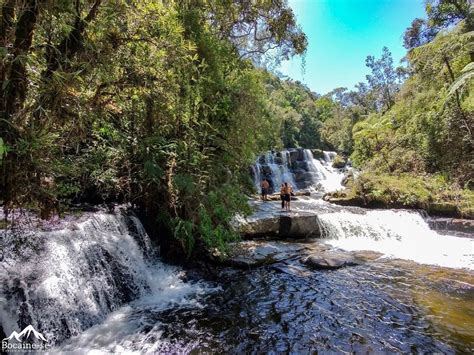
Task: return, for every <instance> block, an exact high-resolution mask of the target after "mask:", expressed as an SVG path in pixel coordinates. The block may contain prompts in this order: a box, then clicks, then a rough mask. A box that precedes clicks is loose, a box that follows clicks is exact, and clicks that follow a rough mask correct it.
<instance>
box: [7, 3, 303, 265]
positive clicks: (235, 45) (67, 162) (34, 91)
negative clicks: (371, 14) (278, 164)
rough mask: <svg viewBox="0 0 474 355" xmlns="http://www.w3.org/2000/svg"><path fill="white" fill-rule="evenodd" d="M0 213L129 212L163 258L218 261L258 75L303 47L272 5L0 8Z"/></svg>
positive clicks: (261, 134) (250, 153) (242, 174)
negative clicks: (127, 208)
mask: <svg viewBox="0 0 474 355" xmlns="http://www.w3.org/2000/svg"><path fill="white" fill-rule="evenodd" d="M1 11H2V13H1V16H2V17H1V23H0V46H1V48H0V49H1V53H0V54H1V69H0V72H1V76H0V80H1V85H0V88H1V90H0V94H1V97H0V115H1V117H0V138H1V140H0V162H1V176H0V203H1V204H2V205H3V208H4V209H5V211H6V212H8V211H9V210H11V209H14V208H18V207H28V208H33V209H37V210H38V211H39V213H40V214H41V215H42V216H43V217H44V218H48V217H49V216H51V215H52V214H55V213H61V211H64V210H65V209H68V206H70V205H71V204H81V203H94V204H97V203H104V202H105V203H114V202H119V203H127V202H128V203H131V204H132V205H133V206H134V207H135V208H136V209H137V210H138V211H140V213H141V215H143V216H144V217H145V218H144V220H145V222H146V223H148V224H149V225H151V228H153V230H154V234H155V235H157V236H159V239H160V243H161V244H162V251H163V254H177V255H180V254H183V253H185V254H186V255H188V256H189V255H190V253H191V250H193V248H194V247H196V245H203V246H204V247H205V248H204V249H212V248H220V247H222V245H224V243H225V241H226V240H230V239H232V238H234V237H235V235H234V234H233V233H232V232H231V229H230V228H229V220H230V218H231V217H232V216H233V215H234V214H235V212H236V211H245V210H246V209H247V208H248V207H247V204H246V199H245V196H244V194H243V193H242V190H243V189H242V186H245V183H246V182H248V180H249V177H248V165H249V164H250V162H251V161H252V160H253V157H254V154H255V152H257V151H259V150H260V147H262V146H265V145H268V144H269V143H268V142H269V140H270V139H271V138H269V136H268V135H267V133H266V132H269V131H270V129H269V128H270V127H271V122H269V121H268V120H266V119H264V118H265V117H268V110H267V104H266V96H265V86H264V83H265V77H266V76H267V75H266V73H265V71H264V70H262V69H258V68H257V67H256V65H257V64H258V65H259V67H260V68H262V67H264V65H265V64H266V63H274V62H275V60H283V59H286V58H289V57H290V56H292V55H295V54H303V53H304V51H305V49H306V45H307V41H306V37H305V35H304V33H303V32H302V31H301V30H300V29H299V27H298V26H297V24H296V21H295V18H294V15H293V13H292V11H291V9H290V8H289V7H288V6H287V5H286V3H285V2H284V1H262V2H258V3H253V2H247V1H230V0H229V1H221V0H218V1H195V0H193V1H163V2H158V1H122V0H75V1H61V2H44V1H38V0H26V1H16V0H5V1H2V3H1Z"/></svg>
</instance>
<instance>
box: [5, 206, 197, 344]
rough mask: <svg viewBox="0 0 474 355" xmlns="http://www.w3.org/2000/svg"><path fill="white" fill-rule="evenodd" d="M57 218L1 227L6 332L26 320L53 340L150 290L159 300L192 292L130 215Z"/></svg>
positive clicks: (99, 319) (77, 330)
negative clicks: (44, 223) (50, 224)
mask: <svg viewBox="0 0 474 355" xmlns="http://www.w3.org/2000/svg"><path fill="white" fill-rule="evenodd" d="M64 224H65V225H63V226H61V227H60V228H59V229H56V230H51V231H42V230H41V229H38V227H36V226H34V227H33V228H32V229H31V230H29V231H28V230H27V231H24V230H13V231H8V232H5V231H0V232H1V233H2V237H3V240H2V242H3V246H4V248H3V260H2V263H1V268H0V285H1V288H0V322H1V326H2V329H3V332H4V333H5V334H10V333H11V332H12V331H19V330H21V329H24V328H25V327H26V326H27V325H30V324H31V325H32V326H33V327H34V328H35V329H36V330H38V331H39V332H41V333H42V334H43V335H44V336H45V338H46V339H47V341H48V343H49V344H51V345H53V344H58V343H61V342H62V341H63V340H65V339H68V338H70V337H72V336H76V335H78V334H80V333H81V332H82V331H84V330H85V329H87V328H89V327H91V326H93V325H95V324H98V323H100V322H102V321H103V320H104V319H105V318H106V317H107V316H108V314H109V313H110V312H112V311H115V310H117V309H119V308H120V307H121V306H122V305H124V304H126V303H129V302H130V301H133V300H136V299H138V298H143V297H146V296H147V295H151V294H152V295H154V297H155V301H156V299H159V302H161V303H163V304H165V303H169V302H172V301H175V300H177V299H182V298H184V297H186V296H187V295H189V294H191V293H192V292H193V286H192V285H191V284H185V283H184V282H182V281H181V279H180V278H179V274H178V271H179V270H178V269H176V268H174V267H170V266H168V265H165V264H163V263H162V262H160V261H159V259H158V258H157V255H156V254H155V252H154V250H155V249H154V248H153V247H152V244H151V241H150V238H149V237H148V235H147V234H146V232H145V230H144V229H143V226H142V224H141V223H140V221H139V220H138V219H137V218H136V217H134V216H133V215H128V214H125V213H113V214H110V213H89V214H86V215H84V216H82V217H80V218H79V219H74V220H73V221H72V222H67V223H66V222H65V223H64ZM157 302H158V301H157Z"/></svg>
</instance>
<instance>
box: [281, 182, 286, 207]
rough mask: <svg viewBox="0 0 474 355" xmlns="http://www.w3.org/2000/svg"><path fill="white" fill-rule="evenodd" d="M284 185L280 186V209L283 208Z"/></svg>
mask: <svg viewBox="0 0 474 355" xmlns="http://www.w3.org/2000/svg"><path fill="white" fill-rule="evenodd" d="M285 191H286V190H285V184H281V186H280V199H281V209H284V208H285Z"/></svg>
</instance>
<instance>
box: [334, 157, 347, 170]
mask: <svg viewBox="0 0 474 355" xmlns="http://www.w3.org/2000/svg"><path fill="white" fill-rule="evenodd" d="M345 166H346V160H345V159H344V158H343V157H341V156H340V155H336V156H335V157H334V159H333V161H332V167H333V168H336V169H342V168H344V167H345Z"/></svg>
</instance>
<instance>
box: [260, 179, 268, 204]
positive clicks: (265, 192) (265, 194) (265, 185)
mask: <svg viewBox="0 0 474 355" xmlns="http://www.w3.org/2000/svg"><path fill="white" fill-rule="evenodd" d="M260 187H261V188H262V200H263V201H267V200H268V189H269V188H270V184H269V183H268V181H267V179H263V180H262V183H261V184H260Z"/></svg>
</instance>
